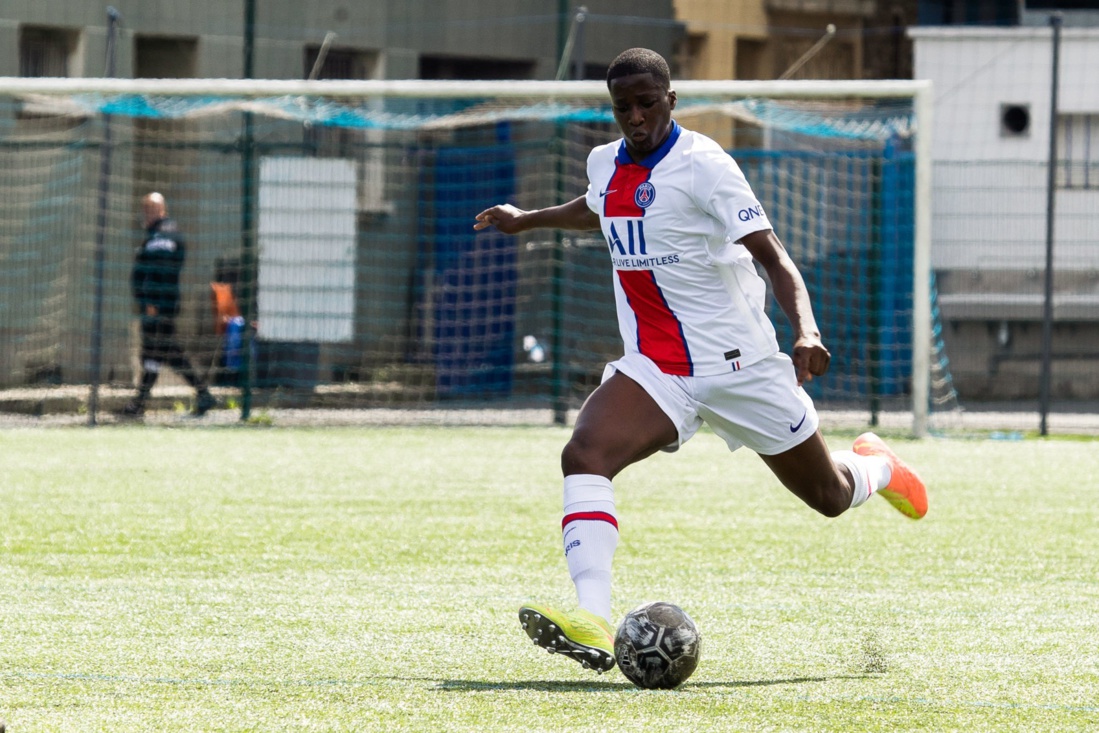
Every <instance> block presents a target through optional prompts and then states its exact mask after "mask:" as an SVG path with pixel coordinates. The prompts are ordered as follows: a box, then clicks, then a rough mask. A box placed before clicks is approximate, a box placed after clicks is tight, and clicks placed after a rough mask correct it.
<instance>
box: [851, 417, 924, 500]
mask: <svg viewBox="0 0 1099 733" xmlns="http://www.w3.org/2000/svg"><path fill="white" fill-rule="evenodd" d="M852 450H854V451H855V453H857V454H859V455H860V456H881V457H882V458H884V459H885V460H887V461H888V462H889V468H890V469H891V471H892V474H893V475H892V478H890V479H889V485H888V486H886V487H885V488H884V489H878V493H879V494H881V496H882V498H883V499H885V500H886V501H888V502H889V503H890V504H892V505H893V506H894V507H896V509H897V511H899V512H900V513H901V514H903V515H905V516H906V517H911V518H912V519H919V518H921V517H922V516H923V515H925V514H927V487H926V486H924V483H923V480H922V479H921V478H920V477H919V476H917V475H916V472H915V471H913V470H912V469H911V468H910V467H909V466H908V464H907V463H905V462H904V461H902V460H901V459H900V458H897V454H896V453H894V452H893V451H891V450H889V446H887V445H886V444H885V442H884V441H883V440H882V439H881V438H879V437H878V436H876V435H874V434H873V433H863V434H862V435H860V436H859V437H857V438H855V445H854V447H853V448H852Z"/></svg>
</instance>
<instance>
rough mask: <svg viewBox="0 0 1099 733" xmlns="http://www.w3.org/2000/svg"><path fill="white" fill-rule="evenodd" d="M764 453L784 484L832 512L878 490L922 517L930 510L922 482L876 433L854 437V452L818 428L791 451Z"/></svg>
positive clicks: (834, 514)
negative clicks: (833, 444) (839, 447)
mask: <svg viewBox="0 0 1099 733" xmlns="http://www.w3.org/2000/svg"><path fill="white" fill-rule="evenodd" d="M867 436H870V437H867ZM760 457H761V458H762V459H763V462H764V463H766V464H767V465H768V467H770V469H771V471H772V472H774V474H775V476H776V477H777V478H778V480H779V481H781V482H782V485H783V486H785V487H786V488H787V489H789V490H790V491H791V492H793V493H794V495H796V496H797V497H798V498H799V499H801V500H802V501H804V502H805V503H806V504H808V505H809V506H810V507H812V508H813V509H815V510H816V511H818V512H820V513H821V514H823V515H825V516H827V517H837V516H839V515H840V514H842V513H843V512H845V511H847V510H848V509H851V508H853V507H856V506H859V505H860V504H862V503H863V502H865V501H866V500H867V499H869V498H870V497H871V496H872V495H873V494H875V493H877V492H878V491H881V492H882V495H883V496H884V497H885V498H887V499H889V502H890V504H892V505H893V506H895V507H897V508H898V510H900V511H901V512H902V513H904V514H905V515H906V516H909V517H912V518H913V519H919V518H920V517H922V516H923V515H924V514H925V513H926V512H927V493H926V490H925V488H924V484H923V482H922V481H921V480H920V479H919V477H918V476H916V474H915V472H914V471H913V470H912V469H911V468H909V467H908V466H907V465H906V464H905V463H904V462H903V461H901V460H900V459H899V458H897V456H896V454H894V453H893V452H892V451H891V450H889V449H888V448H887V447H886V446H885V444H884V443H883V442H882V441H881V439H880V438H878V437H877V436H876V435H873V434H872V433H867V434H866V435H864V436H860V437H859V439H858V440H856V441H855V451H854V452H852V451H832V452H829V450H828V446H827V445H826V444H825V442H824V438H823V436H821V434H820V431H819V430H818V431H817V432H816V433H814V434H813V435H812V436H810V437H809V439H808V440H806V441H805V442H803V443H801V444H800V445H797V446H795V447H794V448H791V449H790V450H788V451H784V452H782V453H779V454H776V455H773V456H760Z"/></svg>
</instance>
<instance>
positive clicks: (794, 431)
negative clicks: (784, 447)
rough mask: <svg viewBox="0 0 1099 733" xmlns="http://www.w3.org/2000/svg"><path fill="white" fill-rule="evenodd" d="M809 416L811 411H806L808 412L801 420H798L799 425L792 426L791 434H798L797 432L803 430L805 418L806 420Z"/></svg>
mask: <svg viewBox="0 0 1099 733" xmlns="http://www.w3.org/2000/svg"><path fill="white" fill-rule="evenodd" d="M808 414H809V411H808V410H806V411H805V412H804V413H803V414H802V416H801V419H800V420H798V424H797V425H791V426H790V432H791V433H796V432H797V431H799V430H801V426H802V425H804V424H805V418H806V416H807V415H808Z"/></svg>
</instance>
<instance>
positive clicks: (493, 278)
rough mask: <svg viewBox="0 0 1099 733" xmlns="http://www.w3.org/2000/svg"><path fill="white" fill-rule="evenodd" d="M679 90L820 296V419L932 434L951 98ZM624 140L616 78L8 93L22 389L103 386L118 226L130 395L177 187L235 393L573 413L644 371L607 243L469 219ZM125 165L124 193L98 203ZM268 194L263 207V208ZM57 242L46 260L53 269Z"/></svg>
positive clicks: (118, 316) (177, 208) (696, 85)
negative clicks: (900, 423) (149, 193)
mask: <svg viewBox="0 0 1099 733" xmlns="http://www.w3.org/2000/svg"><path fill="white" fill-rule="evenodd" d="M674 88H675V89H676V92H677V95H678V99H679V104H678V106H677V110H676V113H675V116H676V118H677V119H678V120H680V122H681V123H683V124H684V125H685V126H687V127H690V128H691V129H696V130H699V131H700V132H704V133H707V134H709V135H710V136H711V137H713V138H714V139H716V140H718V141H719V142H720V143H721V144H722V145H724V146H725V147H727V148H728V149H729V150H730V151H731V154H733V156H734V157H735V158H737V160H738V162H740V164H741V167H742V168H744V169H745V173H746V175H747V177H748V180H749V183H751V184H752V186H753V188H755V189H756V192H757V194H758V195H759V196H760V199H761V201H763V202H764V205H765V207H766V208H767V210H768V213H769V215H770V218H771V220H772V222H773V223H774V224H775V226H776V230H777V233H778V235H779V237H780V239H782V240H783V241H784V242H785V243H786V244H787V246H788V248H789V249H790V250H791V253H792V255H793V256H794V257H795V260H797V261H798V262H799V265H800V266H801V267H802V268H803V272H804V273H805V274H806V279H807V280H808V281H809V285H810V291H811V293H810V294H811V296H812V297H813V301H814V307H815V309H816V310H817V316H818V320H821V321H822V328H823V329H824V330H825V334H824V336H825V340H826V344H828V345H829V347H830V349H831V350H832V352H833V357H834V358H833V370H834V373H831V374H830V375H828V376H827V377H826V378H825V379H823V380H818V381H819V384H815V385H809V386H810V391H811V392H812V393H813V396H814V398H815V399H817V400H818V402H819V403H820V404H822V405H824V406H826V407H828V406H835V407H837V408H841V409H853V410H866V411H867V413H868V415H869V418H870V420H871V421H874V420H876V419H877V417H878V415H879V413H880V411H883V410H885V411H900V412H902V413H906V414H910V415H911V432H912V433H913V434H915V435H917V436H922V435H925V434H926V432H927V426H928V410H929V405H930V404H931V403H932V400H931V395H930V392H931V382H930V374H931V358H932V349H931V343H932V308H931V305H932V304H931V286H930V282H931V279H930V278H931V272H930V230H931V228H930V203H929V202H930V190H931V184H930V178H931V176H930V140H929V135H928V134H927V133H926V131H928V130H929V129H930V116H931V113H932V109H931V108H932V100H931V96H930V94H931V86H930V83H929V82H922V81H677V82H675V84H674ZM246 114H247V115H250V116H252V117H254V119H255V120H256V130H255V136H254V143H253V144H254V146H255V149H254V151H253V152H254V153H256V155H255V160H256V164H255V166H254V168H253V169H250V170H249V172H247V173H245V172H242V171H241V159H240V153H241V150H240V147H241V144H242V135H241V133H240V128H241V124H240V121H241V119H242V118H243V116H244V115H246ZM106 130H110V131H112V132H113V134H105V131H106ZM618 136H619V135H618V132H617V130H616V129H615V127H614V124H613V118H612V116H611V114H610V110H609V103H608V100H607V91H606V86H605V84H604V83H602V82H598V81H591V82H586V81H581V82H572V81H476V82H469V81H428V80H391V81H297V80H226V79H170V80H167V79H78V78H52V79H47V78H0V156H3V157H4V158H5V160H6V163H7V165H6V166H5V171H6V172H5V173H4V174H2V178H0V221H2V222H3V225H4V226H5V227H6V228H7V229H8V232H9V236H8V237H7V238H6V239H7V240H8V245H7V250H8V251H7V252H6V253H3V255H2V256H4V257H6V258H8V259H9V261H10V262H12V263H23V264H25V265H26V267H24V268H21V267H16V268H13V269H8V271H7V272H6V274H5V275H4V277H3V279H2V280H0V302H3V301H8V302H9V304H10V306H9V307H8V308H6V309H0V340H3V341H4V342H5V343H0V353H2V354H5V355H6V356H5V357H0V389H8V390H10V389H16V388H25V387H28V386H33V385H36V384H42V383H46V384H51V385H57V384H62V385H79V384H82V383H86V382H87V379H88V375H89V374H90V373H91V372H92V370H90V369H89V368H88V367H89V365H88V364H87V361H88V360H89V359H90V358H91V354H90V351H89V350H88V349H87V347H86V346H85V345H83V344H81V343H80V340H81V339H82V338H84V337H85V336H86V335H87V328H88V323H90V322H88V321H87V320H86V319H85V315H86V314H87V313H88V312H90V310H91V309H93V308H94V307H98V305H99V304H96V303H95V302H94V296H93V295H92V292H93V291H92V290H91V289H90V288H89V286H88V284H89V282H90V280H89V279H90V278H91V277H92V275H91V272H92V270H91V268H89V267H88V266H87V265H88V262H89V261H90V260H89V256H90V255H91V251H90V249H89V247H90V244H89V242H92V241H94V237H92V236H90V234H91V233H90V231H89V229H88V227H89V226H91V223H92V222H94V221H95V218H96V216H97V215H102V217H103V219H102V220H103V221H104V222H106V224H105V225H106V226H107V227H108V228H109V231H108V232H107V237H106V239H107V240H108V242H110V244H109V251H108V253H107V255H106V268H105V270H104V272H105V275H104V277H105V278H106V280H107V282H106V288H105V291H104V292H105V293H106V297H107V298H108V299H109V302H108V303H107V309H108V312H107V317H106V319H105V321H104V324H105V325H104V328H105V329H107V330H108V333H107V334H105V338H104V341H103V349H104V357H103V358H104V359H106V361H107V362H108V363H107V364H105V365H104V368H103V369H102V374H104V375H105V380H106V382H107V385H108V386H111V385H113V386H115V387H117V388H119V389H121V390H123V391H124V390H125V389H126V388H127V387H129V386H130V385H131V384H132V381H133V378H134V368H135V367H134V365H133V361H134V360H133V346H132V334H131V333H130V332H129V331H128V330H127V329H128V327H127V326H126V323H127V321H128V318H129V316H130V315H131V314H130V312H129V307H130V305H129V302H128V291H127V287H128V284H127V277H128V267H129V258H130V257H131V255H132V250H133V247H134V246H136V244H137V243H138V242H139V241H140V235H141V231H140V227H139V226H138V223H137V222H136V211H135V210H134V207H133V204H134V202H135V201H136V198H137V197H138V196H139V195H140V194H141V193H143V192H144V191H145V190H146V189H156V190H160V189H164V193H165V195H166V196H168V199H169V213H170V215H173V216H176V217H177V218H178V219H179V225H180V229H181V230H182V231H183V232H184V233H185V235H186V238H187V239H188V241H189V242H190V243H191V245H190V249H189V255H188V256H189V259H188V263H187V265H186V268H185V273H184V278H185V285H186V289H187V296H186V297H187V299H188V301H189V303H190V306H189V309H188V312H189V313H190V317H189V321H188V322H187V323H185V324H183V326H184V328H183V329H182V330H184V331H186V332H187V333H188V334H190V336H191V337H192V339H193V343H192V345H193V347H194V348H193V350H194V352H195V353H196V354H198V357H196V358H197V359H198V360H199V361H200V362H201V363H202V364H204V365H206V366H208V367H209V370H210V373H211V375H212V376H213V377H214V380H215V383H218V384H220V385H221V386H223V387H224V388H225V389H226V390H227V391H228V392H232V390H233V389H235V388H236V387H238V386H239V385H240V383H241V380H250V384H251V383H252V382H254V384H255V385H256V386H258V387H259V388H260V389H268V388H269V389H270V390H271V394H272V395H274V396H275V398H277V399H282V400H284V401H285V404H328V405H361V406H367V407H409V406H415V407H425V408H430V407H433V406H454V405H474V406H476V405H487V406H502V407H506V406H507V405H509V404H516V405H518V404H521V405H527V406H529V405H535V406H543V405H552V404H560V403H561V401H562V400H564V402H565V404H567V406H569V407H570V408H575V407H577V406H578V405H579V402H580V401H581V400H582V397H583V396H584V395H585V394H586V392H587V391H590V389H591V388H592V387H593V386H594V385H595V384H596V383H597V380H598V373H599V372H600V371H601V365H602V364H603V363H604V362H605V361H606V360H607V359H610V358H614V357H615V356H616V354H617V353H618V352H619V350H620V344H618V343H617V326H616V320H615V317H614V313H613V302H612V301H608V300H607V298H606V293H605V291H607V290H609V288H608V287H607V282H608V281H607V271H608V268H609V265H608V263H607V262H606V261H605V260H606V252H605V244H604V243H602V242H601V241H598V239H597V238H592V237H576V236H571V235H565V236H563V237H559V238H554V237H553V235H552V234H551V233H538V232H532V233H529V234H527V235H524V236H522V237H505V236H502V235H498V234H495V235H494V234H492V233H482V234H476V235H475V234H474V233H473V231H472V219H473V216H474V215H475V214H476V213H477V210H479V209H477V208H476V207H477V206H480V205H482V204H489V203H494V202H497V201H510V202H511V203H515V204H516V205H518V206H520V207H523V208H536V207H540V206H546V205H552V204H555V203H560V202H561V201H564V200H567V199H569V198H572V197H573V196H576V195H579V194H580V193H582V192H583V188H584V185H585V184H586V181H585V177H584V174H583V164H584V158H585V157H586V153H587V151H588V150H589V149H590V148H591V147H592V146H593V145H595V144H600V143H602V142H607V141H610V140H612V139H615V138H616V137H618ZM105 140H107V141H110V143H109V145H105V144H104V141H105ZM108 151H109V154H110V155H112V156H113V157H114V161H113V163H112V165H111V166H110V169H109V170H110V171H111V173H110V176H109V179H108V180H107V181H106V182H105V188H106V193H107V194H108V195H107V196H106V197H97V195H96V194H97V190H99V188H100V187H99V186H98V183H97V176H96V175H95V171H98V170H100V168H99V165H98V164H99V162H100V160H101V156H102V155H104V154H107V153H108ZM243 176H251V177H253V178H254V180H253V181H252V183H254V184H255V189H254V190H255V191H257V194H256V196H255V200H252V201H245V200H242V196H244V193H243V192H245V191H247V190H249V189H248V188H247V187H245V186H242V185H241V178H242V177H243ZM104 202H105V203H104ZM104 207H105V210H101V211H97V210H96V209H97V208H100V209H102V208H104ZM242 207H253V209H254V210H255V212H256V213H257V216H256V218H255V221H256V225H255V231H254V232H253V234H254V235H255V236H256V237H257V241H258V243H259V249H260V257H259V268H258V269H259V272H258V274H257V275H256V276H255V281H254V282H241V281H239V280H237V281H233V278H240V276H241V273H240V258H239V254H240V253H239V247H240V243H241V239H242V238H241V232H240V221H241V217H240V216H239V212H240V211H241V210H242ZM44 234H47V235H48V236H49V237H51V241H50V245H49V251H48V253H46V252H43V251H42V250H41V249H38V250H36V249H35V242H36V240H37V239H38V238H39V237H41V236H43V235H44ZM36 261H38V262H39V263H40V264H42V265H43V266H42V267H41V268H40V269H38V270H37V271H35V270H34V263H35V262H36ZM234 268H235V269H234ZM556 278H562V279H563V281H562V282H558V281H557V280H556ZM221 280H229V281H233V282H232V283H231V284H235V285H236V287H237V295H238V296H239V297H242V298H246V297H254V298H255V301H254V302H255V303H256V305H257V308H258V330H257V331H256V337H257V339H256V343H255V344H254V345H253V349H255V351H254V352H252V353H253V355H254V356H255V357H256V362H257V364H258V365H259V373H254V374H234V373H232V368H231V367H232V366H233V365H234V364H237V363H239V362H235V361H233V359H234V358H238V357H239V353H237V352H234V351H233V349H234V348H236V349H238V350H239V348H240V346H239V344H238V343H236V342H231V341H230V340H228V336H227V334H226V330H225V328H224V326H225V324H223V323H214V322H213V321H214V318H213V316H211V315H210V313H209V297H208V296H209V292H208V289H209V286H210V284H211V282H220V281H221ZM252 288H255V292H252ZM772 311H773V312H774V320H775V322H776V326H778V327H779V330H780V340H782V339H783V338H784V337H788V336H789V334H788V332H784V331H783V328H784V326H783V324H784V322H785V318H784V316H782V314H781V313H779V312H777V311H774V310H773V306H772ZM830 327H832V328H833V331H834V332H830V331H829V328H830ZM229 335H232V330H231V329H230V330H229ZM788 341H789V339H788V338H785V340H784V341H783V343H781V346H782V348H783V349H788V348H790V346H791V344H790V343H788ZM245 361H247V360H245Z"/></svg>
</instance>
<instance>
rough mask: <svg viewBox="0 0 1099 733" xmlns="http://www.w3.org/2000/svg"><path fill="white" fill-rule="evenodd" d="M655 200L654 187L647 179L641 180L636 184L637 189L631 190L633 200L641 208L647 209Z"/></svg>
mask: <svg viewBox="0 0 1099 733" xmlns="http://www.w3.org/2000/svg"><path fill="white" fill-rule="evenodd" d="M655 200H656V188H655V187H654V186H653V184H651V183H649V182H648V181H643V182H642V183H639V184H638V186H637V190H636V191H634V192H633V202H634V203H635V204H637V205H638V206H640V207H641V208H642V209H647V208H649V207H650V206H652V203H653V201H655Z"/></svg>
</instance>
